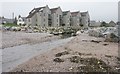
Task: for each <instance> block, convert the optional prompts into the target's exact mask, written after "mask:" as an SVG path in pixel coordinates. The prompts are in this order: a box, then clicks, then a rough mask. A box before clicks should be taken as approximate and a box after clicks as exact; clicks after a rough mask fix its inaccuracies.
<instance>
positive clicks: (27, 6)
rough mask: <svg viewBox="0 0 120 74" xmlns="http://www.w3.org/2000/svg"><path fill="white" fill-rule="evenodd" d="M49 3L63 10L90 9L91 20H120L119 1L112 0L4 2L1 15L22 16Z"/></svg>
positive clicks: (51, 6)
mask: <svg viewBox="0 0 120 74" xmlns="http://www.w3.org/2000/svg"><path fill="white" fill-rule="evenodd" d="M45 5H48V6H49V7H50V8H53V7H58V6H60V7H61V8H62V10H63V11H64V10H70V11H78V10H79V11H89V14H90V17H91V20H97V21H99V20H100V21H101V20H104V21H107V22H109V21H110V20H113V21H115V22H116V21H117V20H118V2H117V1H110V2H107V1H106V2H94V1H93V2H88V1H86V2H80V1H77V0H76V1H75V0H74V1H72V0H69V1H68V0H66V1H59V0H57V1H39V2H31V1H30V2H14V1H13V2H2V5H1V6H2V7H1V8H2V10H1V11H0V12H2V14H0V16H5V17H7V18H12V12H14V13H15V16H18V15H19V14H20V15H21V16H27V15H28V13H29V12H30V11H31V9H33V8H34V7H41V6H45Z"/></svg>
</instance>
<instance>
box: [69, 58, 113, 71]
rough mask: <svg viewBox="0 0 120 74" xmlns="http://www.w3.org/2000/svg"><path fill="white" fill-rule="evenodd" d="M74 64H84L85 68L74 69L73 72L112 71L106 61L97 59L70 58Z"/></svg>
mask: <svg viewBox="0 0 120 74" xmlns="http://www.w3.org/2000/svg"><path fill="white" fill-rule="evenodd" d="M70 61H71V62H73V63H78V64H83V66H78V67H76V68H75V67H74V68H73V69H72V70H73V71H80V72H81V71H82V72H108V71H111V67H110V66H109V65H107V64H106V63H105V62H104V61H102V60H100V59H97V58H81V57H79V56H73V57H71V58H70Z"/></svg>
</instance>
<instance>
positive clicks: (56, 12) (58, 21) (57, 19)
mask: <svg viewBox="0 0 120 74" xmlns="http://www.w3.org/2000/svg"><path fill="white" fill-rule="evenodd" d="M50 10H51V17H52V27H59V26H62V10H61V8H60V7H57V8H52V9H50Z"/></svg>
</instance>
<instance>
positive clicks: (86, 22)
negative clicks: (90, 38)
mask: <svg viewBox="0 0 120 74" xmlns="http://www.w3.org/2000/svg"><path fill="white" fill-rule="evenodd" d="M80 14H81V25H83V28H84V29H87V28H88V26H90V16H89V13H88V11H87V12H81V13H80Z"/></svg>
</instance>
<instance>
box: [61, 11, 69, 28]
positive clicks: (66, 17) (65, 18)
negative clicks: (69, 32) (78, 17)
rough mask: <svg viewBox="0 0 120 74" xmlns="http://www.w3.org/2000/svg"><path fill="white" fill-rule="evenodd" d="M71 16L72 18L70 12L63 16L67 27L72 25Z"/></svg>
mask: <svg viewBox="0 0 120 74" xmlns="http://www.w3.org/2000/svg"><path fill="white" fill-rule="evenodd" d="M70 18H71V14H70V12H68V14H67V15H65V16H63V24H65V26H66V27H69V26H70Z"/></svg>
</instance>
